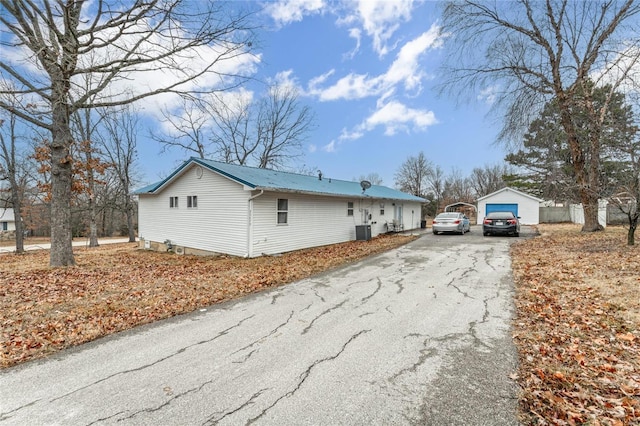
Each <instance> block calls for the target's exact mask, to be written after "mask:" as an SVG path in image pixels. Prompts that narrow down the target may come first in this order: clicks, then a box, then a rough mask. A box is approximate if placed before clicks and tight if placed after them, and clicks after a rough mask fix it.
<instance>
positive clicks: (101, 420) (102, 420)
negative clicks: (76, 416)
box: [86, 411, 126, 426]
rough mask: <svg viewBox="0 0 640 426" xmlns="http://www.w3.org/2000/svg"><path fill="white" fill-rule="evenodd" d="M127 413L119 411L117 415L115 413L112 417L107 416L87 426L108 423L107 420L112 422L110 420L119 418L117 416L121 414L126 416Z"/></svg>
mask: <svg viewBox="0 0 640 426" xmlns="http://www.w3.org/2000/svg"><path fill="white" fill-rule="evenodd" d="M125 412H126V411H118V412H117V413H114V414H112V415H110V416H107V417H101V418H99V419H96V420H94V421H92V422H91V423H87V425H86V426H91V425H95V424H97V423H102V422H106V421H107V420H110V419H112V418H114V417H117V416H119V415H120V414H124V413H125Z"/></svg>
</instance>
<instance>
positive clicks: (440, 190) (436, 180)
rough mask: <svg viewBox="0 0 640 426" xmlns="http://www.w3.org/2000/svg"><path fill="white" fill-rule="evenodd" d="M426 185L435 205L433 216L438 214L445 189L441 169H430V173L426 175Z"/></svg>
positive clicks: (436, 167) (437, 167) (438, 167)
mask: <svg viewBox="0 0 640 426" xmlns="http://www.w3.org/2000/svg"><path fill="white" fill-rule="evenodd" d="M427 184H428V185H429V190H430V191H431V192H432V193H433V198H434V201H435V202H436V205H435V211H434V213H435V214H438V211H439V210H440V203H441V202H442V199H443V197H444V187H445V176H444V170H442V167H440V166H435V167H433V168H432V169H431V173H429V174H428V175H427Z"/></svg>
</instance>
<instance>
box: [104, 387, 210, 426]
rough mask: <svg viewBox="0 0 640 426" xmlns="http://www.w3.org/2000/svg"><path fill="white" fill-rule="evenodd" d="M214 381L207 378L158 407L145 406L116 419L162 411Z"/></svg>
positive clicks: (120, 419)
mask: <svg viewBox="0 0 640 426" xmlns="http://www.w3.org/2000/svg"><path fill="white" fill-rule="evenodd" d="M213 382H214V380H207V381H206V382H204V383H202V384H200V385H199V386H197V387H195V388H191V389H187V390H186V391H184V392H180V393H178V394H176V395H175V396H172V397H171V398H169V399H168V400H166V401H165V402H163V403H162V404H160V405H158V406H156V407H153V408H145V409H142V410H137V411H135V412H133V413H131V414H130V415H128V416H127V417H120V418H119V419H118V420H116V421H117V422H124V421H126V420H131V419H133V418H134V417H136V416H137V415H139V414H142V413H154V412H156V411H160V410H162V409H163V408H165V407H167V406H169V405H170V404H171V403H172V402H173V401H175V400H177V399H180V398H182V397H184V396H186V395H190V394H192V393H198V392H200V391H201V390H202V389H204V388H205V387H206V386H208V385H210V384H212V383H213Z"/></svg>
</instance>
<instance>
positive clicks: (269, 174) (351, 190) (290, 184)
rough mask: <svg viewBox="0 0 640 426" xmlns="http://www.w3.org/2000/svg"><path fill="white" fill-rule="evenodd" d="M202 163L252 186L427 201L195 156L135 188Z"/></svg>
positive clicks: (156, 188) (157, 186) (152, 190)
mask: <svg viewBox="0 0 640 426" xmlns="http://www.w3.org/2000/svg"><path fill="white" fill-rule="evenodd" d="M192 165H200V166H202V167H204V168H206V169H208V170H211V171H213V172H215V173H218V174H220V175H222V176H225V177H226V178H228V179H231V180H233V181H236V182H238V183H240V184H242V185H244V186H246V187H248V188H250V189H255V190H264V191H274V192H296V193H304V194H312V195H325V196H334V197H351V198H374V199H386V200H402V201H414V202H420V203H422V202H426V200H425V199H424V198H420V197H416V196H415V195H411V194H407V193H405V192H402V191H398V190H395V189H392V188H389V187H386V186H382V185H371V187H370V188H368V189H366V190H365V191H363V190H362V187H361V186H360V182H352V181H346V180H339V179H333V178H327V177H323V178H322V179H320V178H319V177H318V176H309V175H301V174H297V173H289V172H281V171H277V170H269V169H260V168H257V167H247V166H239V165H237V164H228V163H222V162H219V161H212V160H204V159H201V158H195V157H192V158H190V159H189V160H187V161H185V162H184V163H183V164H182V165H181V166H180V167H178V169H176V170H175V171H174V172H173V173H171V174H170V175H169V176H168V177H167V178H165V179H163V180H161V181H159V182H156V183H154V184H151V185H148V186H145V187H144V188H140V189H138V190H137V191H135V193H136V194H156V193H159V192H160V191H162V188H163V187H164V186H166V184H168V183H169V182H171V181H173V180H174V179H176V178H177V177H178V176H179V175H181V174H182V173H183V172H184V171H185V170H186V169H187V167H189V166H192Z"/></svg>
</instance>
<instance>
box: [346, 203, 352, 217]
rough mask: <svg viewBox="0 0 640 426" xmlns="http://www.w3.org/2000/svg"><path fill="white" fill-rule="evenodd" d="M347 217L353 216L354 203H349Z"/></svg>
mask: <svg viewBox="0 0 640 426" xmlns="http://www.w3.org/2000/svg"><path fill="white" fill-rule="evenodd" d="M347 216H353V201H349V202H348V203H347Z"/></svg>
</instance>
